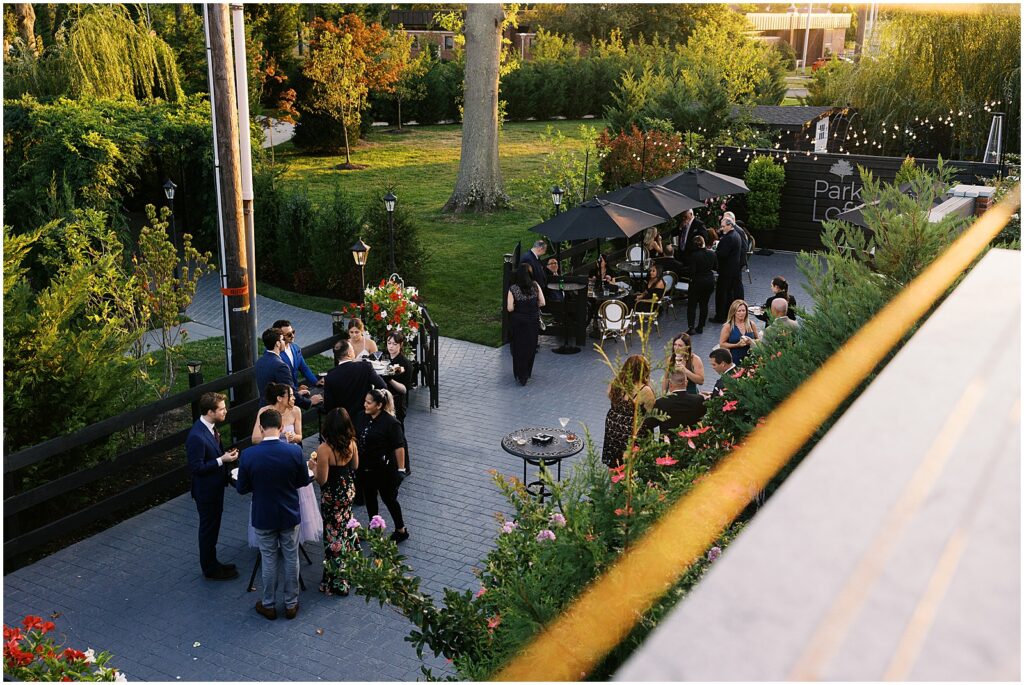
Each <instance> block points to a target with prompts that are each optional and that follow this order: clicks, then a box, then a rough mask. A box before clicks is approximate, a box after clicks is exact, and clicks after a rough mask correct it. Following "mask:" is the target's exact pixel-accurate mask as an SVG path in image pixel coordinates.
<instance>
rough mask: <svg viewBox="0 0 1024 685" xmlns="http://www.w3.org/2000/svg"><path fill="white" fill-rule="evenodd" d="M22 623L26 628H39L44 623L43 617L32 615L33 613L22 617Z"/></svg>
mask: <svg viewBox="0 0 1024 685" xmlns="http://www.w3.org/2000/svg"><path fill="white" fill-rule="evenodd" d="M21 624H22V625H23V626H25V630H34V629H35V628H38V627H40V626H42V625H43V619H41V618H40V617H38V616H32V615H31V614H29V615H28V616H26V617H25V618H24V619H22V621H21Z"/></svg>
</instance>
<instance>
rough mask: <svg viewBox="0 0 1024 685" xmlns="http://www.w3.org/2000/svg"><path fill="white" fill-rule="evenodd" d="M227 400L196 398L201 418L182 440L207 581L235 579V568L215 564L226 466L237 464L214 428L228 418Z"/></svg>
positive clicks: (233, 452)
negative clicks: (232, 463) (197, 518)
mask: <svg viewBox="0 0 1024 685" xmlns="http://www.w3.org/2000/svg"><path fill="white" fill-rule="evenodd" d="M226 399H227V398H226V397H224V395H221V394H219V393H215V392H208V393H204V394H203V395H202V396H201V397H200V398H199V411H200V413H201V415H200V416H199V419H198V420H196V422H195V423H194V424H193V425H192V430H191V431H189V434H188V437H187V438H186V439H185V456H186V457H187V458H188V476H189V480H190V481H191V491H192V499H193V500H195V503H196V511H197V512H198V513H199V566H200V567H201V568H202V569H203V575H204V576H205V577H207V578H209V579H210V580H231V579H232V578H237V577H238V570H237V569H236V568H235V565H234V564H222V563H221V562H220V561H218V560H217V537H218V535H219V534H220V520H221V515H222V514H223V513H224V488H225V487H227V484H228V479H229V474H228V469H229V467H228V464H230V463H231V462H234V461H237V460H238V450H237V449H235V448H232V449H230V450H227V451H225V450H224V446H223V444H222V443H221V440H220V435H219V434H218V432H217V424H219V423H224V419H226V418H227V415H228V410H227V405H226V403H225V401H226Z"/></svg>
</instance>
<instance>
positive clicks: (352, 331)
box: [348, 318, 377, 359]
mask: <svg viewBox="0 0 1024 685" xmlns="http://www.w3.org/2000/svg"><path fill="white" fill-rule="evenodd" d="M348 339H349V343H351V345H352V357H353V359H365V358H366V357H369V356H370V355H374V354H377V343H375V342H373V338H371V337H370V336H369V335H368V334H367V332H366V325H365V324H363V321H362V319H355V318H353V319H349V322H348Z"/></svg>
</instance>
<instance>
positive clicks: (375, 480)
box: [356, 388, 409, 542]
mask: <svg viewBox="0 0 1024 685" xmlns="http://www.w3.org/2000/svg"><path fill="white" fill-rule="evenodd" d="M385 401H386V398H385V396H384V391H382V390H378V389H377V388H370V392H368V393H366V399H365V400H363V410H364V412H365V413H364V414H363V415H362V416H360V417H359V419H358V422H357V424H356V439H357V440H358V442H359V470H358V471H357V472H356V477H357V478H358V480H359V491H360V492H362V493H363V496H364V497H365V499H366V514H367V515H368V516H370V517H371V518H373V517H374V516H376V515H377V512H378V511H379V509H378V506H377V493H380V498H381V499H382V500H384V506H386V507H387V508H388V512H389V513H390V514H391V519H392V520H393V521H394V522H395V532H393V533H392V534H391V539H392V540H394V541H395V542H402V541H403V540H408V539H409V531H407V530H406V529H405V519H403V518H402V506H401V505H400V504H399V503H398V486H399V485H401V484H402V481H403V480H404V479H405V476H406V470H405V435H404V434H403V433H402V425H401V424H400V423H398V419H396V418H395V417H394V416H392V415H391V414H389V413H387V412H386V411H384V403H385Z"/></svg>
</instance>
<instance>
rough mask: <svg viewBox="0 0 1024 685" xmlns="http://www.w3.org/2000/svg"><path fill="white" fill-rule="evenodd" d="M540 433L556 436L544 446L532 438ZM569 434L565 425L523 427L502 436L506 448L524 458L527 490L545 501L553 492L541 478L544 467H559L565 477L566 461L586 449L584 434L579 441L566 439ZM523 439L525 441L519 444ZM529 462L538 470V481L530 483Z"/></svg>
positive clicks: (560, 478) (560, 473)
mask: <svg viewBox="0 0 1024 685" xmlns="http://www.w3.org/2000/svg"><path fill="white" fill-rule="evenodd" d="M538 434H547V435H551V436H553V437H554V439H553V440H552V441H551V442H549V443H547V444H543V445H541V444H537V443H534V442H533V440H532V439H531V438H533V436H535V435H538ZM568 435H569V431H567V430H563V429H561V428H520V429H519V430H517V431H512V432H511V433H509V434H508V435H506V436H505V437H503V438H502V439H501V448H502V449H503V450H505V451H506V452H508V453H509V454H511V455H513V456H516V457H519V458H520V459H522V460H523V483H525V484H526V491H527V492H529V493H530V494H531V495H534V496H536V497H537V498H538V499H540V502H541V504H543V503H544V498H545V497H547V496H548V495H550V494H551V493H550V492H549V491H548V489H547V488H546V487H544V481H543V480H541V479H540V476H539V471H540V468H541V467H542V466H543V467H550V466H555V467H556V468H557V473H558V476H557V480H562V460H563V459H566V458H568V457H571V456H573V455H575V454H578V453H579V452H580V451H581V450H582V449H583V438H582V437H580V436H579V435H577V436H576V439H575V440H572V441H569V440H567V439H566V436H568ZM520 442H523V444H519V443H520ZM527 464H529V465H531V466H536V467H537V469H538V478H537V480H535V481H532V482H529V483H527V482H526V466H527Z"/></svg>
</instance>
